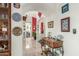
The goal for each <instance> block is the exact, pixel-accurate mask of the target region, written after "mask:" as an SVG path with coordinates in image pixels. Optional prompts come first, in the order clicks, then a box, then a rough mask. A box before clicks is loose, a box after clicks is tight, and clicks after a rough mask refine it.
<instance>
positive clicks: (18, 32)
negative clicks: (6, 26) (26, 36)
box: [13, 27, 22, 36]
mask: <svg viewBox="0 0 79 59" xmlns="http://www.w3.org/2000/svg"><path fill="white" fill-rule="evenodd" d="M13 34H14V35H15V36H20V35H21V34H22V29H21V28H20V27H14V28H13Z"/></svg>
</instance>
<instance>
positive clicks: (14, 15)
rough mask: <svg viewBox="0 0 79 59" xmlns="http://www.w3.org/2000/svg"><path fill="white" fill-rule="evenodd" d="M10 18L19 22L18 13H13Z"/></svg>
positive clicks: (19, 16)
mask: <svg viewBox="0 0 79 59" xmlns="http://www.w3.org/2000/svg"><path fill="white" fill-rule="evenodd" d="M12 18H13V20H14V21H16V22H19V21H20V20H21V15H20V14H19V13H13V15H12Z"/></svg>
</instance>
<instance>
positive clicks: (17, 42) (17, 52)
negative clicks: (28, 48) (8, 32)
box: [11, 4, 23, 56]
mask: <svg viewBox="0 0 79 59" xmlns="http://www.w3.org/2000/svg"><path fill="white" fill-rule="evenodd" d="M11 7H12V9H11V11H12V12H11V14H13V13H15V12H17V13H20V14H21V16H22V15H23V14H22V6H21V7H20V9H16V8H14V7H13V4H12V6H11ZM11 25H12V29H13V28H14V27H16V26H18V27H21V28H22V27H23V26H22V17H21V21H20V22H15V21H14V20H13V19H12V21H11ZM11 43H12V46H11V49H12V52H11V53H12V56H21V55H22V35H20V36H14V35H13V33H12V40H11Z"/></svg>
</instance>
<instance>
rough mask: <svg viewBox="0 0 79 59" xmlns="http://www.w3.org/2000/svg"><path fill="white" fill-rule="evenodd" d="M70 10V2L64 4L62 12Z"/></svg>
mask: <svg viewBox="0 0 79 59" xmlns="http://www.w3.org/2000/svg"><path fill="white" fill-rule="evenodd" d="M67 11H69V3H67V4H65V5H63V6H62V13H65V12H67Z"/></svg>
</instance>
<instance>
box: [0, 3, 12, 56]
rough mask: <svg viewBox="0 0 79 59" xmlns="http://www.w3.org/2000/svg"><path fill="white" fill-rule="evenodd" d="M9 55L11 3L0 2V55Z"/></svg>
mask: <svg viewBox="0 0 79 59" xmlns="http://www.w3.org/2000/svg"><path fill="white" fill-rule="evenodd" d="M10 55H11V4H10V3H0V56H10Z"/></svg>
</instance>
